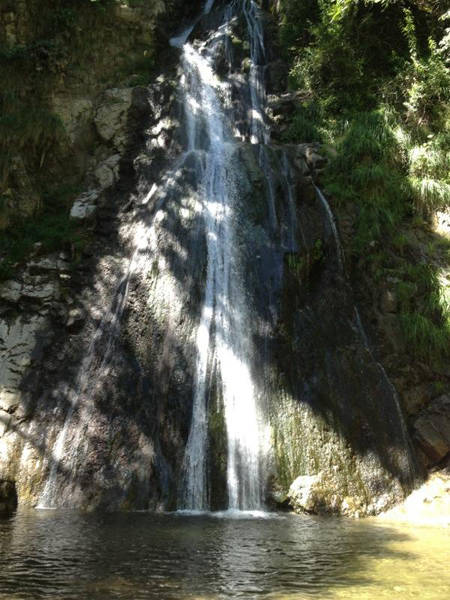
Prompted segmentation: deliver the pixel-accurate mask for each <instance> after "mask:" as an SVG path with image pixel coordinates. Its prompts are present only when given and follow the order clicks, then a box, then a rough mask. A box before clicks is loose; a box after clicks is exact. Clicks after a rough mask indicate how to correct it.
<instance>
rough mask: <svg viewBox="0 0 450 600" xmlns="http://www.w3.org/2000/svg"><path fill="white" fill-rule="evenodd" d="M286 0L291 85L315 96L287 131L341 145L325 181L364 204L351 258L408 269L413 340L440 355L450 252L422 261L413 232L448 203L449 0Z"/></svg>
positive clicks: (380, 272) (405, 284)
mask: <svg viewBox="0 0 450 600" xmlns="http://www.w3.org/2000/svg"><path fill="white" fill-rule="evenodd" d="M276 6H277V7H278V10H279V13H278V19H279V23H280V27H279V31H280V36H279V41H280V44H281V45H282V47H283V48H284V52H285V55H286V56H287V57H289V60H290V61H291V78H290V82H291V86H292V87H294V88H296V89H301V90H302V91H304V92H307V93H308V94H309V95H310V96H311V97H312V100H311V101H309V103H308V104H305V105H304V106H303V107H302V108H301V109H300V110H299V111H298V112H297V113H296V114H295V115H294V117H293V119H292V122H291V125H290V127H289V130H288V132H287V134H286V138H287V140H288V141H290V142H296V141H297V142H306V141H317V140H322V141H326V142H327V144H328V145H329V146H330V145H331V146H332V147H333V151H332V152H331V153H330V154H331V157H332V158H331V160H330V161H329V165H328V167H327V169H326V172H325V175H324V177H323V183H324V184H325V186H326V190H327V192H328V193H329V194H330V195H331V196H332V197H333V201H334V202H335V204H337V205H338V206H340V207H342V208H343V209H345V207H351V210H352V212H353V214H355V213H356V214H355V217H356V218H355V223H354V228H355V230H354V234H353V236H352V242H351V252H352V255H353V259H354V260H353V264H354V265H359V267H358V268H362V269H363V270H364V272H369V273H371V274H372V275H371V276H372V277H374V280H375V281H376V282H380V283H381V282H383V281H385V279H386V277H387V276H391V277H394V279H398V280H399V283H398V290H397V295H398V297H399V304H400V309H399V310H400V324H401V329H402V331H403V335H404V341H405V345H406V346H407V348H408V350H409V351H410V352H411V354H413V355H414V356H416V357H417V358H419V359H421V360H424V361H429V362H430V363H431V362H439V361H442V360H443V359H445V357H448V354H449V350H448V349H449V348H450V307H449V300H448V298H446V297H445V287H442V283H441V282H440V280H439V276H438V275H439V264H443V263H444V262H445V261H444V259H443V258H442V257H441V259H440V260H433V258H434V256H435V255H434V254H433V253H430V254H429V255H427V262H426V264H422V263H421V259H419V258H418V257H419V256H420V254H421V250H420V249H419V250H417V249H415V248H414V247H411V246H410V244H409V242H408V237H407V232H408V231H409V230H410V229H411V228H414V227H415V226H416V223H417V222H418V218H419V217H420V219H422V225H421V227H422V228H423V227H424V222H423V219H425V220H427V219H429V218H430V217H431V216H432V214H433V211H435V210H437V209H442V208H445V207H449V206H450V162H449V161H450V72H449V64H448V59H449V54H450V53H449V47H450V43H449V42H448V39H449V31H450V28H449V23H450V13H448V12H447V17H445V15H443V13H444V11H445V10H446V9H447V11H448V9H449V8H450V7H448V6H447V7H446V6H443V3H440V2H437V1H432V0H430V1H428V0H420V1H419V0H416V1H412V2H395V1H393V0H382V1H376V0H316V1H309V2H297V1H296V0H280V2H278V3H277V5H276ZM312 107H320V108H319V109H315V110H312ZM394 257H395V258H394ZM447 294H448V291H447Z"/></svg>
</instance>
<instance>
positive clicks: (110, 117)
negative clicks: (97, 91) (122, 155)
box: [94, 88, 133, 152]
mask: <svg viewBox="0 0 450 600" xmlns="http://www.w3.org/2000/svg"><path fill="white" fill-rule="evenodd" d="M132 91H133V90H132V88H123V89H121V88H114V89H111V90H107V91H106V92H105V95H104V99H103V103H102V104H101V105H100V106H99V108H98V109H97V112H96V114H95V118H94V121H95V126H96V128H97V132H98V134H99V136H100V137H101V138H102V140H103V141H104V142H107V143H111V144H112V145H113V146H114V147H115V148H116V149H117V150H118V151H120V152H123V151H124V150H125V145H126V137H127V136H126V133H127V132H126V126H127V116H128V110H129V108H130V107H131V101H132Z"/></svg>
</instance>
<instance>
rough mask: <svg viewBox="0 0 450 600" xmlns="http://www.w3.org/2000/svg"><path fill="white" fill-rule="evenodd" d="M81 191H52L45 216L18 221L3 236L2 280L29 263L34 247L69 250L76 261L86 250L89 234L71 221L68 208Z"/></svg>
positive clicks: (0, 249) (64, 188) (0, 255)
mask: <svg viewBox="0 0 450 600" xmlns="http://www.w3.org/2000/svg"><path fill="white" fill-rule="evenodd" d="M77 191H78V190H77V189H76V188H73V187H72V186H62V187H56V188H53V189H49V190H47V191H46V192H45V193H44V206H45V209H44V211H43V212H42V213H40V214H38V215H36V216H35V217H31V218H28V219H24V220H22V221H18V220H16V221H15V222H13V223H12V225H11V226H10V227H9V228H8V230H7V231H3V232H2V234H1V236H0V280H4V279H8V278H10V277H12V276H13V275H14V271H15V269H16V265H17V264H20V263H22V262H23V261H24V260H26V259H27V257H28V256H29V254H30V252H31V251H32V250H33V248H34V244H36V243H37V242H39V243H40V244H42V246H41V248H42V251H44V252H45V251H48V252H54V251H57V250H61V249H67V250H69V252H70V254H71V256H72V258H73V259H75V260H76V258H77V255H78V254H79V252H80V251H81V250H82V248H83V247H84V244H85V242H86V240H87V239H88V236H89V232H87V231H83V230H82V229H80V226H79V225H78V224H76V223H75V222H74V221H72V220H70V219H69V211H68V207H69V205H70V203H71V201H72V200H73V197H74V195H75V194H76V192H77Z"/></svg>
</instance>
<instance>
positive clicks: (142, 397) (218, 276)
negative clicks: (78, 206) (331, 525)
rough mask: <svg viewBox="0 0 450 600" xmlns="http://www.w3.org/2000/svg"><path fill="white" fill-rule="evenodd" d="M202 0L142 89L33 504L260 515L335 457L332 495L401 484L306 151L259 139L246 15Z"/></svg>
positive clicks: (404, 463) (233, 4) (259, 49)
mask: <svg viewBox="0 0 450 600" xmlns="http://www.w3.org/2000/svg"><path fill="white" fill-rule="evenodd" d="M216 4H217V6H216V7H214V0H207V1H206V2H205V3H204V8H203V11H202V13H201V14H200V15H199V17H198V18H197V19H196V20H195V21H194V22H193V23H191V24H190V25H189V26H188V27H187V28H186V29H185V30H184V31H182V32H181V33H180V34H179V35H177V36H176V37H174V38H172V39H171V40H170V43H171V45H172V46H173V47H175V48H178V49H179V52H180V69H179V70H178V71H177V74H176V75H174V77H173V78H172V76H171V75H170V74H167V75H166V74H164V75H161V77H159V78H158V79H157V80H156V81H155V83H154V85H152V86H149V89H148V99H149V103H150V105H151V111H150V113H151V118H150V123H151V126H150V129H148V130H147V131H148V136H149V137H148V144H147V147H146V149H145V150H144V151H143V152H142V156H141V155H140V156H139V157H137V158H136V160H135V162H134V165H135V168H136V175H137V180H138V186H137V196H134V193H133V196H132V198H133V200H132V202H131V203H130V204H127V205H126V206H128V207H134V208H133V210H131V211H130V208H128V209H125V208H124V209H123V210H121V209H119V211H118V212H119V215H118V222H119V223H120V224H119V227H118V230H117V231H115V232H114V235H111V239H109V240H107V247H106V249H105V256H103V255H101V256H102V258H101V260H99V264H98V266H97V269H96V272H95V273H96V275H95V285H94V289H93V290H92V292H91V291H89V295H88V296H87V298H88V301H91V300H92V302H93V307H94V310H93V311H92V318H90V319H89V320H88V322H87V325H86V327H85V329H84V330H83V332H82V333H80V338H79V339H78V340H75V341H74V344H75V348H76V349H77V351H78V348H81V347H82V346H81V344H83V342H85V352H84V357H83V360H82V361H80V364H79V368H78V372H77V375H76V376H75V377H74V384H73V389H67V388H68V386H67V385H66V384H65V383H63V384H61V388H58V389H59V392H60V400H59V405H58V408H57V409H55V414H56V415H57V416H61V417H64V421H63V423H62V426H61V427H60V429H59V431H57V430H56V427H57V426H58V423H57V421H58V419H52V420H51V422H50V419H47V423H46V426H47V427H48V429H45V431H55V433H54V434H53V435H49V436H48V437H49V440H51V442H53V448H50V445H51V444H50V443H47V446H48V454H47V460H46V462H45V465H46V468H47V471H48V476H47V481H46V483H45V485H44V486H43V488H44V489H43V492H42V493H41V497H40V502H39V506H40V507H45V508H54V507H60V506H65V507H91V506H92V507H98V506H105V507H107V508H109V507H111V508H112V509H114V510H116V509H117V508H119V509H122V508H130V507H132V508H134V507H137V508H139V509H141V508H143V509H146V508H150V509H151V508H157V509H159V508H162V509H164V510H165V509H168V510H172V509H173V508H174V507H175V506H176V507H177V509H178V510H180V511H189V512H197V511H198V512H205V511H209V510H216V509H218V510H220V509H222V508H223V507H224V506H227V507H228V509H229V511H263V510H264V509H265V499H266V498H268V501H270V498H273V499H275V500H276V497H277V496H275V495H274V492H275V493H278V492H279V491H284V492H286V491H287V490H286V489H285V487H286V485H287V482H289V481H294V479H296V478H297V477H298V476H299V475H302V474H305V473H315V472H316V471H321V472H324V473H325V474H326V476H328V475H329V476H330V477H331V480H332V481H334V479H333V478H334V477H335V476H336V477H338V475H336V474H337V473H338V470H336V469H337V467H338V466H339V465H341V464H349V465H351V468H350V467H349V470H348V471H347V470H342V474H341V471H339V477H342V481H343V484H342V486H341V487H342V489H344V487H345V489H347V487H346V486H347V485H348V481H350V480H351V481H352V482H358V483H357V484H355V485H357V486H359V487H358V489H357V490H356V491H355V496H356V497H357V498H358V497H360V498H366V497H367V494H368V491H367V490H371V489H372V488H371V482H372V480H373V479H375V480H376V481H382V482H384V483H383V484H380V493H379V497H381V499H382V497H383V495H385V496H386V497H387V498H390V497H391V496H393V495H395V494H397V491H396V490H397V488H396V484H395V481H394V480H393V479H392V478H390V477H385V478H384V479H383V477H384V474H385V473H386V472H390V471H393V472H394V473H397V472H398V473H399V474H400V475H399V477H401V478H403V479H402V481H406V477H405V476H404V475H403V474H404V473H408V472H409V470H410V468H409V462H408V460H409V458H408V440H407V433H406V430H405V428H404V423H403V421H402V416H401V412H400V409H399V405H398V400H397V397H396V393H395V390H394V388H393V386H392V384H391V383H390V381H389V380H388V377H387V375H386V373H385V371H384V369H383V368H382V366H381V365H379V364H378V363H377V362H376V359H375V358H374V356H373V355H372V352H371V351H370V346H369V342H368V340H367V337H366V336H365V333H364V329H363V327H362V324H361V322H360V319H359V314H358V312H357V311H356V309H355V305H354V301H353V297H352V295H351V290H350V289H349V286H348V283H347V282H346V280H345V277H344V267H345V263H344V253H343V250H342V247H341V244H340V240H339V235H338V229H337V226H336V223H335V220H334V216H333V213H332V211H331V208H330V206H329V205H328V202H327V199H326V198H325V196H324V195H323V194H322V193H321V192H320V190H319V189H318V188H316V189H315V193H314V187H313V184H312V183H311V180H310V178H307V177H304V176H303V174H304V172H305V171H304V170H303V167H302V166H301V165H300V166H299V163H298V162H297V161H298V160H303V158H305V159H306V156H305V155H303V154H302V149H301V145H300V146H299V147H298V148H296V147H294V146H293V145H292V144H271V131H270V126H269V118H268V116H267V112H268V111H267V107H266V69H267V64H268V54H269V53H268V52H267V51H266V48H265V40H264V31H263V26H262V24H263V19H262V15H261V10H260V8H259V7H258V5H257V3H256V2H254V1H253V0H231V1H230V2H220V3H216ZM192 32H198V36H195V37H196V39H195V40H193V39H192V36H191V34H192ZM272 91H273V90H272ZM162 130H164V131H163V135H161V131H162ZM160 135H161V139H160V138H159V136H160ZM302 157H303V158H302ZM140 165H141V166H140ZM154 182H156V183H154ZM329 248H331V249H332V250H331V253H332V255H333V259H332V260H325V258H326V255H327V253H328V249H329ZM103 273H104V274H105V275H106V277H104V278H102V277H97V274H98V275H100V276H101V275H102V274H103ZM336 275H338V276H337V277H336ZM335 315H339V318H335ZM355 315H356V316H355ZM69 348H70V346H69ZM366 350H367V351H366ZM62 381H63V382H66V381H67V379H65V378H64V379H63V380H62ZM63 385H66V389H63V387H62V386H63ZM44 400H45V398H44ZM50 406H52V404H51V405H50ZM43 412H45V411H43ZM386 414H388V415H389V419H388V420H387V419H385V415H386ZM323 421H326V425H327V427H326V428H325V427H322V425H323ZM53 422H54V423H53ZM372 422H373V423H374V426H373V428H374V433H373V435H372V434H371V435H370V436H368V435H367V431H370V432H372V429H371V423H372ZM186 423H189V431H188V432H186ZM317 423H318V424H319V426H317ZM353 423H358V424H359V423H363V424H364V428H360V429H354V428H353ZM336 424H340V425H342V432H340V431H339V432H335V431H334V429H335V425H336ZM358 427H359V426H358ZM375 434H376V435H375ZM349 440H350V442H349ZM342 442H345V444H343V443H342ZM324 444H325V447H326V448H327V450H326V452H322V447H323V445H324ZM349 444H350V445H351V444H353V445H354V447H353V446H352V448H351V449H352V450H354V451H355V453H356V454H358V453H359V454H360V455H361V458H360V459H359V458H358V460H359V462H358V461H356V462H355V461H354V460H353V458H351V455H350V454H349V452H350V450H349V451H348V452H347V448H350V445H349ZM392 445H396V446H395V448H393V449H392V448H391V446H392ZM386 448H389V450H385V449H386ZM388 452H389V453H390V454H391V455H392V456H394V459H393V461H392V462H391V458H390V456H389V457H387V460H386V464H387V467H385V466H384V465H382V464H381V462H380V461H378V460H376V455H377V454H380V456H381V457H385V455H386V454H387V453H388ZM385 458H386V457H385ZM392 481H394V483H392ZM352 485H353V483H352ZM383 486H384V487H383ZM266 488H267V489H266ZM385 490H387V491H386V493H385ZM345 502H347V500H345ZM369 508H370V507H369ZM369 508H368V509H367V510H368V511H369V512H370V510H372V508H370V510H369ZM227 514H228V513H227Z"/></svg>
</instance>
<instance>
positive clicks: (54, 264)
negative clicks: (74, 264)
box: [27, 254, 70, 273]
mask: <svg viewBox="0 0 450 600" xmlns="http://www.w3.org/2000/svg"><path fill="white" fill-rule="evenodd" d="M27 266H28V270H29V272H30V273H42V272H44V273H45V272H58V271H62V272H64V271H69V269H70V265H69V263H68V262H67V261H66V260H65V257H64V258H61V257H60V256H58V255H57V254H55V255H51V256H46V257H45V258H41V259H40V260H32V261H31V262H29V263H28V265H27Z"/></svg>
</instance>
